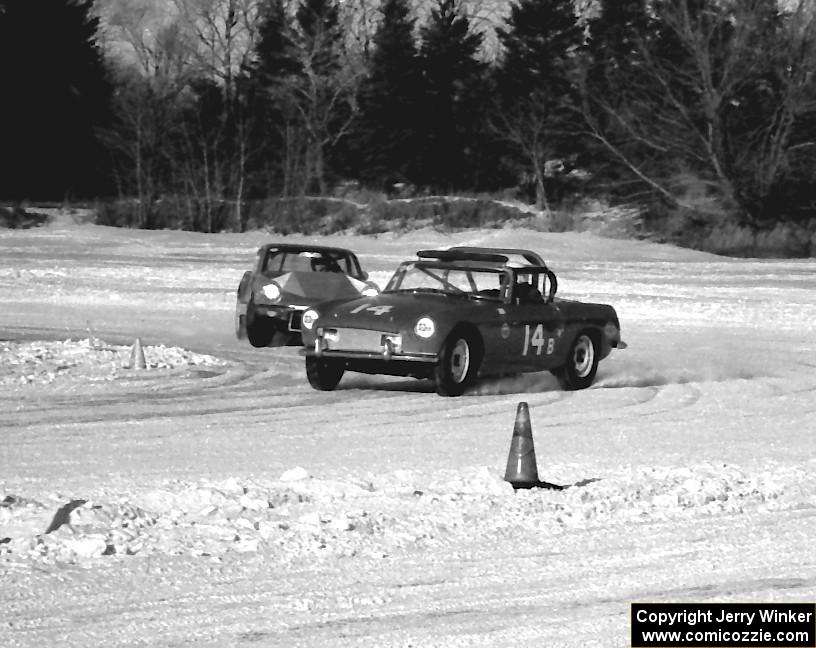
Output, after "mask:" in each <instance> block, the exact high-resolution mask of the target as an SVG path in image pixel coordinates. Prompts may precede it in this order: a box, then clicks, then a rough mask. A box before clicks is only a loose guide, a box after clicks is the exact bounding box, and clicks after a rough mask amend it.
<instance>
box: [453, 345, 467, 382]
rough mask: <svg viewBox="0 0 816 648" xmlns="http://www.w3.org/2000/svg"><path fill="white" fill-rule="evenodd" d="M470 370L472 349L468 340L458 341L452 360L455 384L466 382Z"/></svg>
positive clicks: (454, 347)
mask: <svg viewBox="0 0 816 648" xmlns="http://www.w3.org/2000/svg"><path fill="white" fill-rule="evenodd" d="M469 368H470V347H469V346H468V343H467V341H466V340H462V339H461V338H460V339H459V340H456V344H455V345H454V346H453V350H452V351H451V358H450V373H451V379H452V380H453V382H455V383H457V384H459V383H461V382H463V381H464V380H465V377H466V376H467V373H468V369H469Z"/></svg>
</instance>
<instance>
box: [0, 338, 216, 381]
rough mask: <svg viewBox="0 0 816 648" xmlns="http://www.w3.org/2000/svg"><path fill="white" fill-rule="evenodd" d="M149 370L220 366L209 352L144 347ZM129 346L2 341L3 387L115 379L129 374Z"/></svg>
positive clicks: (0, 377)
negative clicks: (207, 353)
mask: <svg viewBox="0 0 816 648" xmlns="http://www.w3.org/2000/svg"><path fill="white" fill-rule="evenodd" d="M142 349H143V352H144V356H145V363H146V365H147V369H176V368H179V367H190V366H217V365H223V364H224V362H223V361H221V360H219V359H218V358H215V357H213V356H210V355H204V354H200V353H193V352H192V351H188V350H187V349H182V348H179V347H173V346H170V347H168V346H165V345H163V344H162V345H158V346H143V347H142ZM131 353H132V347H130V346H116V345H110V344H107V343H105V342H103V341H101V340H99V339H96V338H91V337H89V338H86V339H84V340H63V341H37V342H0V387H13V386H18V387H19V386H28V385H31V386H42V385H51V384H55V385H61V384H64V385H67V384H72V385H73V384H76V382H77V381H78V380H79V381H81V382H91V383H93V382H100V381H114V380H117V379H119V378H122V377H123V376H125V375H128V374H130V373H131V372H132V371H133V370H134V368H133V367H131Z"/></svg>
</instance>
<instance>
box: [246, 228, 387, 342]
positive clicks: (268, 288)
mask: <svg viewBox="0 0 816 648" xmlns="http://www.w3.org/2000/svg"><path fill="white" fill-rule="evenodd" d="M377 292H379V291H378V289H377V286H376V285H375V284H374V283H372V282H370V281H368V274H367V273H366V272H364V271H363V270H362V269H361V268H360V262H359V261H358V260H357V257H356V256H355V255H354V253H353V252H351V251H349V250H345V249H343V248H336V247H326V246H320V245H293V244H278V243H270V244H268V245H264V246H262V247H261V248H260V249H259V250H258V260H257V262H256V265H255V269H254V270H247V271H246V272H245V273H244V276H243V277H242V278H241V283H240V284H239V285H238V298H237V302H236V305H235V333H236V335H237V336H238V338H239V339H244V338H247V339H248V340H249V342H250V344H252V346H255V347H265V346H299V345H300V344H302V340H301V336H300V319H301V315H302V313H303V311H305V310H306V309H307V308H309V307H310V306H313V305H314V304H317V303H319V302H322V301H326V300H333V299H350V298H353V297H359V296H360V295H374V294H376V293H377Z"/></svg>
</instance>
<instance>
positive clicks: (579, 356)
mask: <svg viewBox="0 0 816 648" xmlns="http://www.w3.org/2000/svg"><path fill="white" fill-rule="evenodd" d="M599 359H600V350H599V348H598V338H597V336H596V335H595V334H593V333H592V332H591V331H581V332H580V333H579V334H578V335H576V336H575V339H574V340H573V341H572V345H570V350H569V353H568V354H567V363H566V364H565V365H563V366H561V367H559V368H558V369H555V370H554V371H553V373H554V374H555V377H556V378H558V383H559V384H560V385H561V387H562V389H565V390H567V391H575V390H577V389H586V388H587V387H589V386H590V385H591V384H592V382H593V381H594V380H595V374H596V373H597V371H598V360H599Z"/></svg>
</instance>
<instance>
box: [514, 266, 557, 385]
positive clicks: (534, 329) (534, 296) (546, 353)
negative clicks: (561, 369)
mask: <svg viewBox="0 0 816 648" xmlns="http://www.w3.org/2000/svg"><path fill="white" fill-rule="evenodd" d="M520 279H523V277H520ZM528 280H529V281H531V283H530V284H528V283H527V282H525V281H519V282H518V283H517V284H516V286H515V288H514V295H513V299H512V300H511V302H510V303H507V304H505V305H504V309H505V311H506V313H505V321H506V324H507V327H506V328H505V336H506V337H505V340H506V362H507V364H508V365H509V367H512V368H514V369H515V370H516V371H538V370H541V369H550V368H553V367H554V366H556V365H557V364H558V360H557V359H558V358H559V357H561V356H562V355H563V354H562V353H560V352H561V350H562V349H561V347H562V346H563V344H564V317H563V314H562V313H561V310H560V309H559V308H558V304H557V302H554V301H546V300H545V298H544V297H542V294H541V293H542V291H541V288H544V285H543V277H542V278H539V277H532V278H529V279H528ZM525 292H526V293H527V294H528V295H529V296H528V297H525V294H524V293H525ZM545 294H546V293H545Z"/></svg>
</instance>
